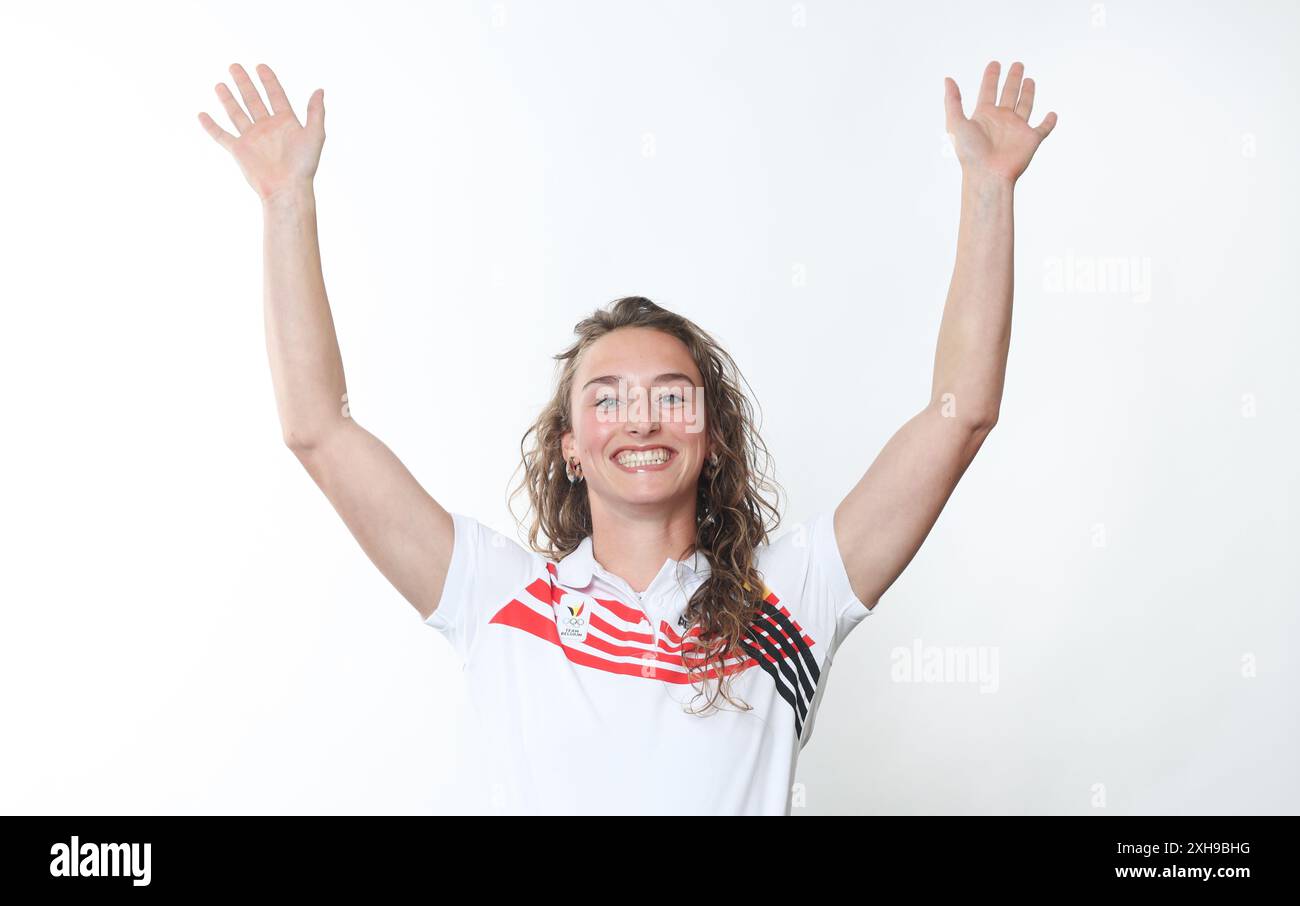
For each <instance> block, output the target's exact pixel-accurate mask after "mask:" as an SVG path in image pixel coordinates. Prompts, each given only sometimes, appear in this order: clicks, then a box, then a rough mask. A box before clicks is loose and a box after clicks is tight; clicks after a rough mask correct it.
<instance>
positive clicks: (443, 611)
mask: <svg viewBox="0 0 1300 906" xmlns="http://www.w3.org/2000/svg"><path fill="white" fill-rule="evenodd" d="M451 518H452V521H453V522H454V524H455V530H456V532H455V541H454V543H453V545H452V550H451V562H450V563H449V564H448V567H447V579H446V581H445V582H444V583H443V587H442V595H441V597H440V598H439V599H438V607H437V609H435V610H434V612H433V613H432V614H430V615H429V618H428V619H427V620H425V621H424V622H425V624H426V625H428V626H432V627H433V628H434V629H436V630H438V631H439V632H440V633H442V635H443V636H444V637H445V638H446V639H447V641H448V642H450V643H451V645H452V647H453V648H454V649H456V653H457V655H459V656H460V660H461V664H462V666H463V665H464V664H465V663H466V662H468V660H469V657H470V655H471V654H472V653H473V650H474V643H475V641H476V640H477V639H478V636H479V633H480V632H481V631H482V630H483V627H485V626H486V625H487V624H488V623H489V622H490V621H491V620H492V617H493V616H495V615H496V613H497V612H498V611H499V610H501V608H502V607H505V606H506V605H507V604H509V603H510V601H511V600H513V599H514V598H516V597H517V596H519V595H520V594H522V593H523V591H524V589H526V588H527V587H528V585H529V584H530V583H531V582H532V581H533V580H534V578H535V576H534V573H535V572H536V571H537V569H539V568H540V569H543V570H544V569H545V562H544V561H543V560H542V558H541V556H540V555H538V554H535V553H533V552H532V551H529V550H528V549H526V548H525V547H524V546H523V545H521V544H520V543H519V542H518V541H515V540H513V539H511V538H507V537H506V536H505V535H503V534H501V533H500V532H497V531H495V530H493V529H492V528H489V527H488V526H486V525H484V524H483V523H481V522H479V521H478V520H477V519H475V518H474V517H473V516H466V515H464V514H463V513H452V514H451Z"/></svg>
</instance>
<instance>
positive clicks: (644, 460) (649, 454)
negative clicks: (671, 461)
mask: <svg viewBox="0 0 1300 906" xmlns="http://www.w3.org/2000/svg"><path fill="white" fill-rule="evenodd" d="M667 461H668V451H667V450H662V449H661V450H647V451H646V452H644V453H620V454H619V456H618V462H619V464H620V465H624V466H652V465H657V464H658V463H661V462H667Z"/></svg>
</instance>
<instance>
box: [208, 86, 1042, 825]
mask: <svg viewBox="0 0 1300 906" xmlns="http://www.w3.org/2000/svg"><path fill="white" fill-rule="evenodd" d="M230 72H231V74H232V76H233V78H234V81H235V84H236V86H237V87H238V89H239V93H240V96H241V97H242V99H243V101H244V105H245V106H244V107H241V106H240V104H239V102H238V101H237V100H236V99H235V97H234V95H233V94H232V93H231V92H230V91H229V89H227V88H226V87H225V86H224V85H218V86H217V96H218V98H219V99H220V100H221V103H222V105H223V106H224V107H225V109H226V112H227V113H228V114H229V116H230V120H231V122H232V123H233V125H234V127H235V129H236V130H237V131H238V132H239V136H238V137H235V136H233V135H230V134H229V133H227V132H226V131H225V130H223V129H221V128H220V127H219V126H217V124H216V123H215V122H213V120H212V119H211V117H209V116H208V115H207V114H200V115H199V121H200V123H201V125H202V126H203V128H204V129H205V130H206V131H207V132H208V134H209V135H211V136H212V138H213V139H214V140H215V141H217V142H218V143H219V144H220V145H221V146H222V147H223V148H225V149H226V150H227V151H229V152H230V153H231V155H232V156H233V157H234V159H235V160H236V161H237V162H238V164H239V166H240V168H241V170H242V171H243V173H244V176H245V178H246V180H247V181H248V183H249V185H250V186H252V188H253V189H254V190H255V191H256V192H257V194H258V197H259V198H260V199H261V201H262V207H263V217H264V219H263V222H264V227H265V230H264V246H263V249H264V260H265V262H266V274H265V280H264V290H265V292H264V305H265V323H266V333H267V351H268V353H269V358H270V364H271V376H272V381H273V384H274V388H275V398H276V405H277V409H278V411H279V415H280V422H281V429H282V432H283V437H284V442H285V443H286V444H287V445H288V447H289V448H290V449H291V450H292V451H293V453H294V455H295V456H296V457H297V458H298V460H299V461H300V462H301V463H302V465H303V467H304V468H305V469H306V470H307V472H308V474H309V475H310V476H311V477H312V479H313V480H314V481H315V482H316V484H317V485H318V486H319V487H320V488H321V490H322V491H323V492H324V493H325V495H326V496H327V497H328V498H329V500H330V502H331V503H332V504H333V505H334V507H335V509H336V510H337V511H338V513H339V515H340V516H341V517H342V519H343V521H344V522H345V523H346V524H347V526H348V529H349V530H350V531H351V532H352V534H353V535H354V536H355V537H356V539H357V541H358V542H359V544H360V545H361V547H362V549H363V550H365V552H366V554H367V555H368V556H369V557H370V558H371V560H372V561H373V562H374V563H375V565H376V566H377V567H378V568H379V569H380V571H382V572H383V574H384V575H385V576H386V577H387V578H388V580H389V581H390V582H392V584H393V586H394V587H395V588H396V589H397V590H398V591H399V592H400V593H401V594H402V595H403V596H404V597H405V598H406V600H407V601H409V602H410V603H411V604H412V605H413V606H414V607H415V609H416V610H417V612H418V613H419V614H420V616H421V618H422V619H423V620H424V621H425V622H426V623H427V624H428V625H429V626H431V627H433V628H435V629H437V630H438V631H439V632H441V633H442V634H443V635H444V636H445V637H446V639H447V640H448V641H449V642H450V643H451V645H452V647H453V648H454V649H455V651H456V653H457V654H458V655H459V656H460V657H461V658H462V659H463V661H464V666H465V679H466V682H465V690H466V693H467V695H468V696H469V700H470V703H471V705H472V707H473V711H474V716H475V718H476V719H475V720H472V721H469V722H467V726H466V729H467V730H468V731H470V732H469V733H468V734H467V735H466V736H465V737H464V738H463V740H464V741H465V742H467V743H468V744H469V745H470V746H471V749H470V751H469V752H468V753H467V754H466V757H465V760H464V761H463V768H464V770H465V772H466V773H465V776H464V778H462V779H461V782H459V783H456V784H452V785H451V786H452V787H453V788H455V789H458V790H460V791H462V792H464V793H465V794H467V795H468V796H469V800H468V801H467V803H466V804H467V805H468V807H469V808H470V810H472V811H485V810H492V811H499V810H512V811H513V810H518V811H524V812H548V813H570V814H571V813H586V812H601V813H607V814H608V813H633V814H637V813H669V814H716V813H729V814H779V813H782V812H784V813H786V814H788V813H789V810H790V806H791V784H792V781H793V775H794V769H795V764H796V761H797V758H798V755H799V751H800V750H801V749H802V748H803V746H805V745H806V744H807V742H808V740H809V739H810V738H811V733H812V727H813V723H814V718H815V716H816V714H817V710H818V706H819V704H820V702H821V700H822V694H823V692H824V690H825V688H826V679H827V677H828V675H829V671H830V667H831V662H832V659H833V657H834V655H835V653H836V651H837V650H838V648H839V646H840V644H841V643H842V642H843V641H844V639H845V638H846V637H847V635H848V634H849V632H850V631H852V630H853V628H854V627H855V626H857V625H858V624H860V623H861V622H862V620H863V619H864V618H866V617H867V616H868V615H870V614H872V613H874V612H875V608H876V606H877V602H878V601H879V599H880V597H881V595H882V594H884V592H885V591H886V589H888V588H889V587H890V586H891V585H892V583H893V582H894V580H895V579H897V577H898V576H899V574H900V573H901V572H902V571H903V569H904V568H905V567H906V566H907V564H908V563H909V562H910V561H911V559H912V557H913V556H914V555H915V553H916V551H917V550H918V549H919V547H920V546H921V544H922V542H923V541H924V539H925V538H926V536H927V535H928V533H929V532H930V529H931V528H932V527H933V525H934V523H935V520H936V519H937V518H938V516H939V513H940V511H941V510H942V509H943V506H944V504H945V502H946V501H947V499H948V497H949V495H950V494H951V493H952V491H953V489H954V488H955V486H956V484H957V482H958V481H959V480H960V478H961V476H962V474H963V473H964V471H965V469H966V467H967V466H968V465H969V464H970V462H971V460H972V458H973V457H974V456H975V454H976V452H977V451H978V450H979V448H980V445H981V444H982V443H983V440H984V438H985V437H986V436H987V435H988V432H989V431H990V430H991V429H992V427H993V425H994V424H995V423H996V421H997V414H998V407H999V404H1000V401H1001V396H1002V383H1003V377H1004V374H1005V370H1006V362H1007V344H1008V341H1009V337H1010V316H1011V288H1012V284H1011V273H1012V254H1011V253H1012V236H1013V231H1012V189H1013V187H1014V184H1015V182H1016V179H1017V178H1018V177H1019V176H1020V174H1021V173H1023V172H1024V170H1025V167H1026V166H1028V164H1029V160H1030V158H1031V157H1032V156H1033V154H1034V151H1035V149H1036V148H1037V147H1038V145H1039V143H1040V142H1041V141H1042V140H1043V139H1044V138H1046V136H1047V135H1048V133H1049V132H1050V131H1051V130H1052V128H1053V126H1054V125H1055V122H1056V116H1055V114H1048V116H1047V117H1046V118H1045V119H1044V121H1043V122H1042V123H1041V124H1040V125H1039V126H1037V127H1033V128H1031V127H1030V126H1029V124H1028V117H1029V112H1030V109H1031V108H1032V105H1033V98H1034V85H1033V82H1032V80H1030V79H1023V81H1022V76H1023V67H1022V66H1021V65H1020V64H1019V63H1017V64H1015V65H1013V66H1012V67H1011V70H1010V73H1009V75H1008V79H1007V81H1006V84H1005V86H1004V88H1003V91H1002V95H1001V100H1000V101H998V100H997V98H996V97H995V95H996V89H997V85H998V75H999V72H1000V67H999V65H998V64H997V63H990V64H989V66H988V67H987V68H986V69H985V72H984V79H983V82H982V83H981V86H980V93H979V98H978V102H977V103H976V105H975V109H974V112H973V113H972V115H971V116H970V118H967V117H966V116H965V115H964V114H963V112H962V105H961V96H960V93H959V92H958V90H957V85H956V83H955V82H954V81H952V80H951V79H947V80H945V83H944V87H945V98H944V103H945V113H946V117H947V125H948V131H949V133H950V134H951V135H952V136H953V144H954V147H955V149H956V151H957V156H958V158H959V160H960V161H961V164H962V207H961V222H960V227H959V231H958V243H957V262H956V265H955V267H954V270H953V277H952V283H951V286H950V289H949V295H948V300H947V303H946V305H945V308H944V315H943V320H942V322H941V325H940V330H939V338H938V347H937V352H936V355H935V363H934V381H933V385H932V388H931V400H930V402H929V403H928V404H926V405H925V406H924V407H923V408H922V409H921V411H920V412H919V413H918V414H917V415H916V416H914V417H913V418H912V419H911V420H910V421H908V422H907V423H906V424H905V425H903V427H902V428H900V429H899V430H898V431H896V432H895V434H894V435H893V437H891V438H890V440H889V442H888V443H887V444H886V445H885V447H884V449H883V450H882V451H881V452H880V454H879V455H878V456H877V457H876V459H875V461H874V462H873V463H872V464H871V466H870V468H869V469H867V471H866V473H865V474H864V475H863V477H862V478H861V479H860V480H859V481H858V483H857V485H856V486H855V487H853V489H852V490H851V491H850V492H849V494H848V495H847V496H846V497H845V498H844V499H843V501H842V502H840V503H839V505H838V506H836V507H835V508H833V509H824V510H822V511H821V512H820V513H819V514H818V515H817V516H816V517H815V518H814V519H812V520H811V521H810V522H809V523H807V524H805V525H802V526H798V527H796V530H795V531H792V532H788V533H786V534H785V535H784V536H783V537H782V538H780V539H779V540H777V541H775V542H769V533H770V532H771V531H772V530H773V529H775V528H776V526H777V524H778V522H779V520H780V515H779V510H778V507H777V506H776V503H775V502H774V501H773V500H772V499H769V498H770V497H772V496H774V495H775V493H776V492H777V491H778V490H779V488H778V486H777V485H776V484H775V481H774V479H773V478H772V475H771V470H770V457H769V456H768V453H767V449H766V448H765V446H764V445H763V441H762V439H761V438H760V437H759V436H758V433H757V431H756V430H755V427H754V420H753V411H752V408H751V405H750V402H749V399H748V397H747V395H746V394H745V393H744V392H743V391H742V389H741V384H742V382H743V378H742V377H741V375H740V371H739V369H738V368H737V367H736V363H735V362H734V361H733V360H732V359H731V357H730V356H729V355H728V354H727V353H726V351H725V350H723V349H722V348H721V346H719V345H718V343H716V342H715V341H714V340H713V338H712V337H710V336H709V335H708V334H707V333H705V332H704V331H703V330H701V329H700V328H699V327H698V326H696V325H695V324H694V323H692V322H691V321H689V320H687V319H686V318H684V317H682V316H681V315H678V314H675V313H673V312H671V311H668V310H667V309H665V308H662V307H661V306H659V305H656V304H655V303H653V302H651V301H650V300H649V299H646V298H643V297H640V296H629V297H626V298H622V299H618V300H617V301H615V302H613V303H612V304H611V305H610V306H608V307H607V308H604V309H598V310H597V311H595V312H594V313H593V314H592V315H591V316H590V317H588V318H586V319H584V320H583V321H581V322H579V323H578V324H577V325H576V327H575V333H576V340H575V341H574V342H573V344H572V345H571V346H570V347H569V348H568V349H566V350H564V351H563V352H560V353H559V354H557V355H556V356H555V359H556V364H557V375H556V381H555V388H554V394H553V395H552V398H551V400H550V401H549V403H548V404H547V405H546V407H545V408H544V409H543V410H542V412H541V413H540V414H539V415H538V417H537V419H536V421H535V422H534V424H533V425H532V426H531V427H529V429H528V430H527V431H526V432H525V433H524V435H523V438H522V440H521V443H520V453H521V468H522V470H523V477H522V480H521V482H520V484H519V486H518V487H517V488H516V490H515V492H514V494H512V496H511V499H512V501H513V499H514V498H515V497H516V496H517V495H518V494H520V493H521V492H524V491H526V492H527V498H528V502H529V510H530V511H531V514H532V515H531V519H528V518H527V517H526V518H525V520H524V521H526V522H528V523H529V530H528V545H529V548H530V549H527V548H525V547H524V546H523V545H521V544H520V543H518V542H516V541H513V540H509V539H507V538H505V537H504V536H502V535H499V534H497V533H495V532H492V531H490V530H489V529H487V528H486V527H485V526H483V525H482V524H481V523H479V522H478V521H477V520H476V519H474V518H473V517H471V516H468V515H465V514H461V513H450V512H448V511H447V510H445V509H444V508H443V507H442V505H441V504H439V503H438V501H436V500H435V499H433V498H432V497H431V496H429V494H428V493H427V492H426V491H425V490H424V488H423V487H421V486H420V484H419V483H418V482H416V480H415V479H414V478H413V477H412V475H411V473H410V472H409V471H408V470H407V469H406V468H405V466H403V465H402V463H401V462H400V461H399V460H398V459H397V457H396V456H394V455H393V453H392V451H391V450H389V449H388V447H386V446H385V445H384V444H383V443H381V442H380V441H379V440H378V439H377V438H376V437H375V436H374V435H372V434H371V433H370V432H368V431H366V430H365V429H364V428H362V427H361V426H360V425H359V424H357V422H356V421H355V420H354V419H353V417H352V412H351V410H350V409H349V408H348V407H347V406H346V405H345V404H346V401H347V386H346V383H345V381H344V374H343V363H342V360H341V357H340V355H339V348H338V342H337V339H336V337H335V335H334V322H333V319H332V316H331V314H330V308H329V302H328V300H327V298H326V294H325V286H324V279H323V277H322V271H321V263H320V248H319V244H318V240H317V234H316V199H315V195H314V191H313V186H312V180H313V176H314V174H315V172H316V167H317V164H318V162H319V159H320V153H321V147H322V145H323V143H324V140H325V126H324V123H325V108H324V92H323V91H321V90H319V89H318V90H317V91H316V92H315V93H313V94H312V96H311V98H310V100H309V102H308V104H307V118H306V119H307V121H306V124H305V125H304V124H303V123H300V122H299V120H298V118H297V116H296V115H295V114H294V112H293V109H292V107H291V106H290V104H289V100H288V97H287V95H286V94H285V92H284V90H283V89H282V88H281V87H280V83H279V81H278V80H277V79H276V77H275V74H274V73H273V72H271V70H270V68H269V67H267V66H264V65H263V66H259V67H258V74H259V75H260V77H261V79H262V83H263V85H264V86H265V88H266V93H267V98H268V100H269V102H270V106H271V109H270V110H269V111H268V110H267V108H266V105H265V104H264V103H263V101H262V98H261V97H260V95H259V94H258V91H257V88H256V87H255V86H254V85H253V83H252V80H251V79H249V77H248V75H247V73H245V72H244V70H243V68H242V67H241V66H239V65H238V64H235V65H232V66H231V67H230ZM245 108H246V109H245ZM700 699H703V705H704V707H703V708H697V707H696V705H698V704H699V703H700V702H699V700H700ZM706 718H707V719H706ZM570 772H571V773H570ZM648 777H654V778H669V779H670V782H669V783H668V784H666V785H652V786H647V784H646V783H645V779H646V778H648Z"/></svg>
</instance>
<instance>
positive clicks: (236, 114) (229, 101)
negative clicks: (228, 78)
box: [217, 82, 253, 135]
mask: <svg viewBox="0 0 1300 906" xmlns="http://www.w3.org/2000/svg"><path fill="white" fill-rule="evenodd" d="M217 99H218V100H220V101H221V106H222V107H225V108H226V115H227V116H229V117H230V121H231V122H232V123H234V124H235V130H236V131H237V132H238V133H239V134H240V135H243V134H244V133H245V132H247V131H248V130H249V129H251V128H252V126H253V122H252V120H250V119H249V118H248V115H247V114H246V113H244V108H243V107H240V106H239V101H237V100H235V96H234V95H232V94H231V93H230V89H229V88H227V87H226V83H225V82H218V83H217Z"/></svg>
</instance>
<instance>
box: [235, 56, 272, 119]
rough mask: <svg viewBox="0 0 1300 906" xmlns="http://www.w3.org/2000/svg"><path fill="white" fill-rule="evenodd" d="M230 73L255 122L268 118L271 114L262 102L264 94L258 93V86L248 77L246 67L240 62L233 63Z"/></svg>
mask: <svg viewBox="0 0 1300 906" xmlns="http://www.w3.org/2000/svg"><path fill="white" fill-rule="evenodd" d="M230 74H231V75H232V76H233V77H234V79H235V87H236V88H238V89H239V96H240V97H242V98H243V99H244V106H245V107H247V108H248V113H249V115H250V116H252V117H253V122H257V121H258V120H264V119H266V118H268V117H269V116H270V115H271V114H269V113H267V112H266V106H265V105H264V104H263V103H262V96H261V95H260V94H258V93H257V86H256V85H254V84H253V80H252V79H250V78H249V77H248V73H246V72H244V67H242V66H240V65H239V64H238V63H231V64H230Z"/></svg>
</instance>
